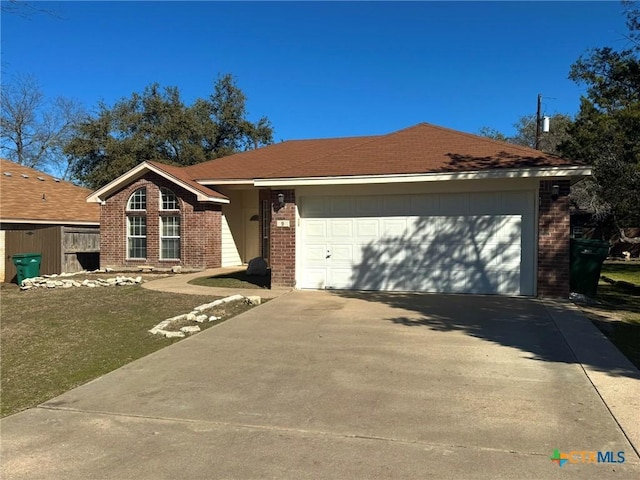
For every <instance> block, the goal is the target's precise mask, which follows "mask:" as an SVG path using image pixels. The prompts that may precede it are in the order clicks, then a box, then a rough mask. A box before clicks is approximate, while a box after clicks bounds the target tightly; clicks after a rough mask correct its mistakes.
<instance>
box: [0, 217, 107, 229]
mask: <svg viewBox="0 0 640 480" xmlns="http://www.w3.org/2000/svg"><path fill="white" fill-rule="evenodd" d="M5 223H19V224H34V225H86V226H96V227H99V226H100V221H91V220H86V221H85V220H54V219H33V218H0V224H5Z"/></svg>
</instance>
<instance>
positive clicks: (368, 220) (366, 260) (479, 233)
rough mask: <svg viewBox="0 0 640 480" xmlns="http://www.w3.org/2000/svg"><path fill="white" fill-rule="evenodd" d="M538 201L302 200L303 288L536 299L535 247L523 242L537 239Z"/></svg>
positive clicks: (456, 197) (493, 196)
mask: <svg viewBox="0 0 640 480" xmlns="http://www.w3.org/2000/svg"><path fill="white" fill-rule="evenodd" d="M533 199H534V195H533V192H507V193H495V192H492V193H480V194H478V193H467V194H426V195H394V196H361V197H349V198H344V197H336V198H328V199H326V200H325V201H324V202H321V201H318V200H314V201H312V202H309V201H308V199H306V198H302V199H301V210H300V211H301V217H302V228H301V229H300V232H301V233H302V236H303V238H302V239H301V240H302V247H301V248H302V256H303V258H302V260H301V266H302V270H303V274H302V275H301V276H300V278H302V279H303V280H301V282H300V286H301V287H302V288H352V289H362V290H395V291H426V292H446V293H501V294H533V284H534V281H533V275H532V272H533V265H534V263H533V256H534V252H535V247H534V246H532V245H531V242H528V243H524V242H523V241H522V238H523V235H524V234H525V232H528V233H527V235H530V236H532V238H533V236H534V235H535V225H534V219H535V215H534V210H533V205H534V202H533ZM514 205H515V207H514ZM313 215H316V216H315V217H314V216H313ZM523 265H524V266H525V267H524V268H526V269H527V270H526V271H527V276H526V277H523V276H522V272H521V270H522V268H523ZM321 267H324V269H323V268H321ZM529 276H530V277H531V278H529ZM323 282H324V285H325V286H324V287H318V286H317V285H319V284H323Z"/></svg>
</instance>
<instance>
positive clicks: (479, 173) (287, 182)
mask: <svg viewBox="0 0 640 480" xmlns="http://www.w3.org/2000/svg"><path fill="white" fill-rule="evenodd" d="M591 169H592V168H591V166H563V167H535V168H510V169H493V170H476V171H466V172H433V173H419V174H412V173H402V174H389V175H349V176H333V177H291V178H259V179H255V180H254V182H253V183H254V185H255V186H256V187H285V186H311V185H358V184H382V183H419V182H439V181H450V180H489V179H500V178H561V177H569V178H578V177H580V178H581V177H588V176H590V175H591Z"/></svg>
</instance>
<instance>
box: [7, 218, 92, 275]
mask: <svg viewBox="0 0 640 480" xmlns="http://www.w3.org/2000/svg"><path fill="white" fill-rule="evenodd" d="M4 240H5V251H4V270H5V271H4V273H5V275H4V277H5V278H4V281H5V282H15V281H16V267H15V265H14V264H13V260H12V257H13V255H15V254H18V253H39V254H40V255H42V261H41V263H40V274H41V275H50V274H53V273H62V272H68V273H71V272H79V271H82V270H95V269H96V268H99V266H100V230H99V229H98V228H89V227H65V226H53V227H46V226H45V227H35V226H33V225H31V226H29V227H25V228H15V229H11V230H5V239H4Z"/></svg>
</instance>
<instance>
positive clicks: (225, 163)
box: [89, 123, 591, 203]
mask: <svg viewBox="0 0 640 480" xmlns="http://www.w3.org/2000/svg"><path fill="white" fill-rule="evenodd" d="M148 169H153V170H154V171H157V172H159V173H161V174H162V175H164V176H166V177H167V178H171V179H173V181H176V182H178V183H181V184H182V185H183V186H184V185H187V186H189V188H192V189H195V190H198V189H200V190H199V191H200V194H199V198H200V197H201V196H202V197H207V196H208V200H209V201H220V202H221V203H226V202H227V200H226V197H224V195H221V194H220V193H218V192H216V191H215V190H207V191H204V190H202V189H206V187H204V185H222V184H233V183H241V184H242V183H243V184H250V185H255V186H277V185H281V186H282V185H293V184H303V183H304V182H305V181H308V180H310V179H311V180H310V181H315V182H317V183H318V184H321V182H326V183H335V182H340V181H342V182H344V183H358V182H374V183H375V182H378V183H380V182H392V181H427V180H448V179H463V178H490V177H494V178H503V177H525V176H534V177H545V176H546V177H562V176H569V177H580V176H585V175H590V174H591V168H590V167H589V166H587V165H583V164H581V163H580V162H576V161H572V160H568V159H564V158H561V157H558V156H555V155H550V154H546V153H543V152H541V151H538V150H534V149H532V148H527V147H522V146H519V145H513V144H510V143H505V142H499V141H496V140H491V139H489V138H485V137H480V136H477V135H471V134H468V133H463V132H459V131H456V130H451V129H448V128H443V127H438V126H435V125H430V124H428V123H419V124H417V125H414V126H413V127H409V128H406V129H403V130H399V131H397V132H393V133H389V134H387V135H375V136H365V137H348V138H327V139H316V140H291V141H286V142H281V143H276V144H273V145H268V146H266V147H262V148H258V149H256V150H250V151H246V152H242V153H237V154H234V155H230V156H227V157H221V158H217V159H214V160H210V161H208V162H203V163H200V164H197V165H192V166H188V167H175V166H168V165H164V164H161V163H156V162H144V163H142V164H140V165H138V166H137V167H135V168H134V169H132V170H130V171H129V172H127V173H125V174H124V175H122V176H121V177H118V178H117V179H115V180H114V181H112V182H111V183H109V184H108V185H106V186H105V187H103V188H101V189H100V190H98V191H96V192H95V193H94V194H93V195H92V196H91V197H89V201H99V200H104V199H105V198H107V197H108V196H109V195H111V194H112V193H113V192H115V191H116V190H117V189H118V188H121V187H122V185H124V184H127V183H128V182H130V181H132V179H135V178H138V177H139V176H140V175H142V174H143V173H144V171H146V170H148ZM394 178H395V180H394ZM296 182H297V183H296Z"/></svg>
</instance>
